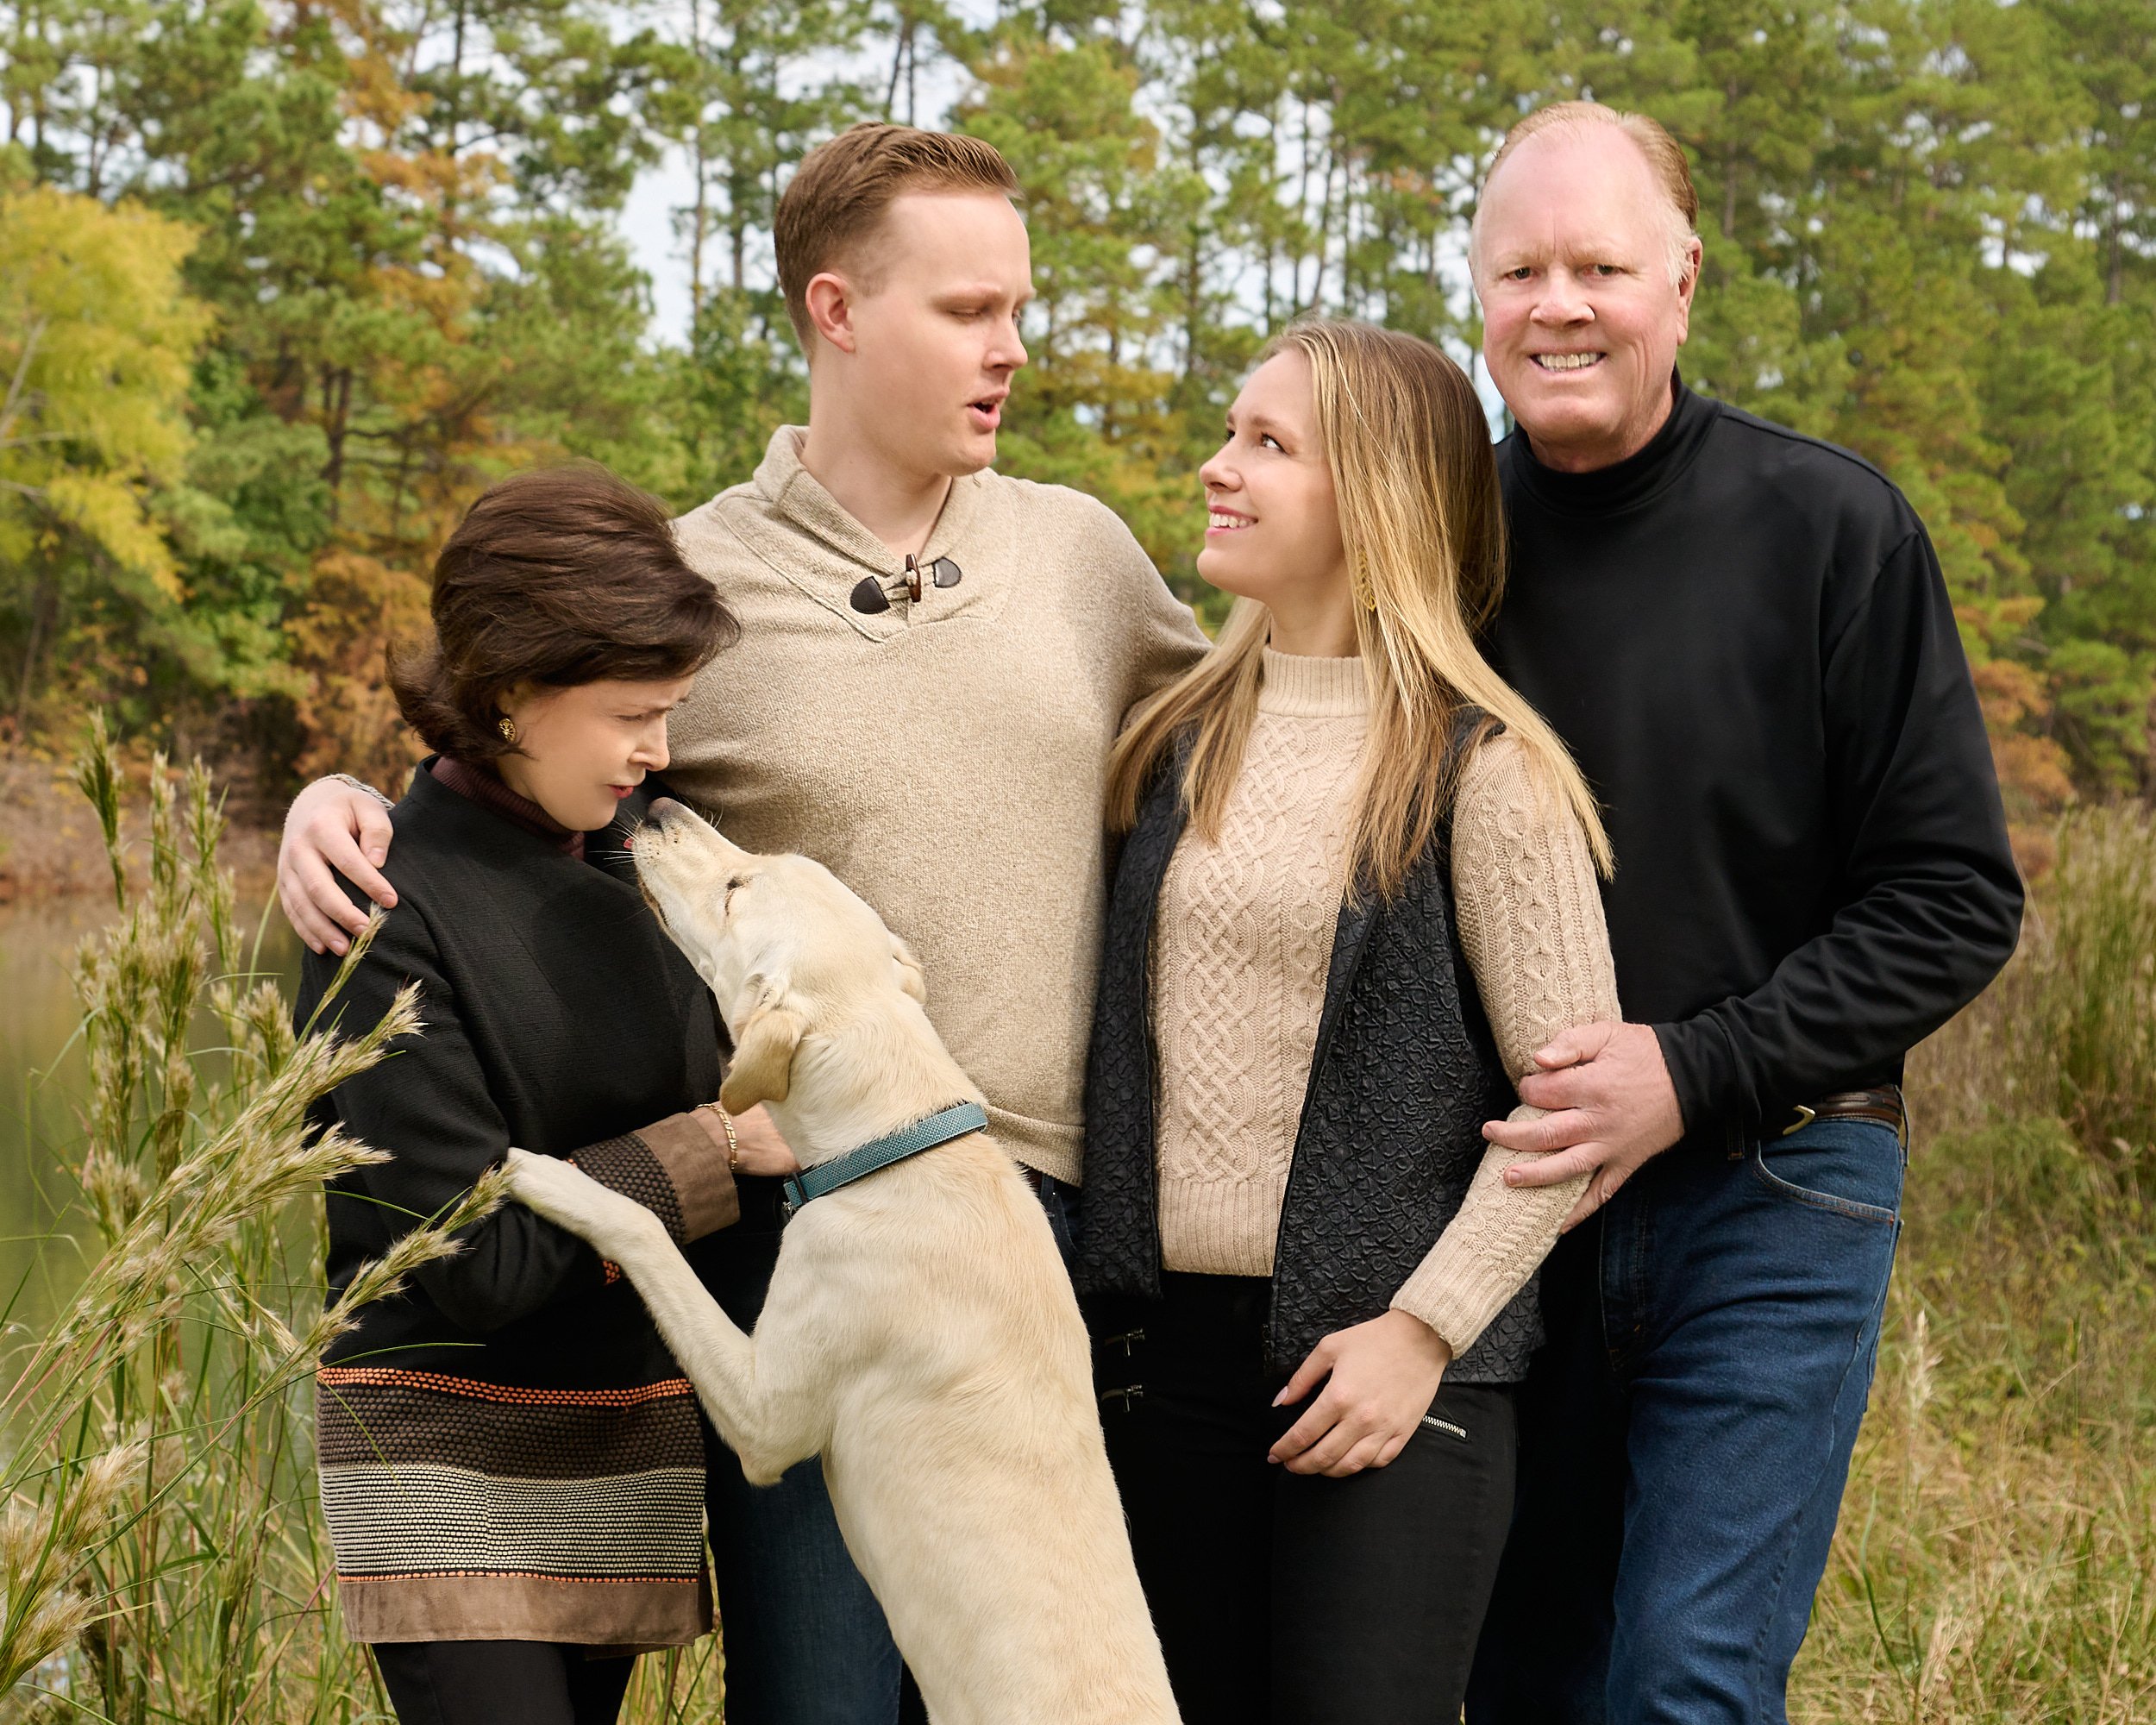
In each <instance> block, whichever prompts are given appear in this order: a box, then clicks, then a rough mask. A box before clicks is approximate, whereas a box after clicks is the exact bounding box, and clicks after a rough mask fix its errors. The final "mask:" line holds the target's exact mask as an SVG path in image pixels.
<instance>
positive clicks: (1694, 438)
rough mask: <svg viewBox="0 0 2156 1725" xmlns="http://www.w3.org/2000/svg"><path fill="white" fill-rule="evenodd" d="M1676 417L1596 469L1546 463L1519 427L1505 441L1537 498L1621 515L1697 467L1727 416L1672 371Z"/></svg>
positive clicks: (1563, 509) (1579, 510) (1565, 508)
mask: <svg viewBox="0 0 2156 1725" xmlns="http://www.w3.org/2000/svg"><path fill="white" fill-rule="evenodd" d="M1670 396H1671V401H1670V417H1668V418H1667V419H1665V420H1664V421H1663V423H1662V429H1661V430H1659V431H1658V432H1656V433H1655V434H1654V436H1652V437H1651V438H1650V439H1648V441H1647V446H1646V447H1645V449H1641V450H1639V452H1638V453H1636V454H1634V455H1627V456H1626V457H1625V459H1624V460H1623V461H1616V462H1613V463H1612V464H1611V465H1610V466H1608V467H1596V468H1595V469H1594V470H1593V471H1592V472H1591V473H1584V474H1567V473H1560V472H1558V471H1557V469H1556V468H1555V467H1545V466H1544V465H1543V464H1542V463H1541V462H1540V461H1538V460H1537V459H1536V458H1535V452H1534V450H1533V449H1532V447H1531V445H1530V444H1529V442H1528V441H1527V436H1526V433H1525V432H1524V431H1521V430H1517V429H1515V430H1514V432H1513V434H1512V435H1511V436H1509V437H1507V439H1506V440H1505V447H1506V449H1507V451H1508V452H1509V453H1510V455H1511V458H1512V467H1513V473H1514V475H1515V476H1516V477H1517V478H1518V480H1519V481H1520V485H1521V486H1522V487H1523V488H1524V489H1525V490H1526V491H1527V492H1529V493H1530V494H1531V495H1532V497H1533V498H1534V499H1535V500H1536V501H1537V502H1539V503H1540V504H1543V505H1545V506H1546V507H1548V508H1551V509H1553V510H1556V511H1559V512H1560V513H1563V514H1566V515H1615V514H1618V513H1620V512H1621V511H1625V510H1627V509H1632V508H1634V507H1636V506H1637V505H1640V504H1643V503H1646V502H1649V501H1651V500H1652V499H1654V498H1656V497H1658V496H1659V495H1660V494H1661V493H1662V492H1663V491H1664V490H1665V489H1666V488H1667V487H1668V486H1670V485H1672V484H1673V483H1675V482H1676V480H1677V479H1679V478H1680V477H1681V476H1682V475H1683V474H1684V472H1685V470H1686V469H1687V468H1689V467H1690V466H1691V465H1692V462H1693V461H1694V459H1695V457H1696V456H1697V455H1699V452H1700V450H1701V449H1702V448H1703V447H1704V446H1705V443H1706V441H1707V434H1708V431H1709V430H1711V429H1712V428H1713V426H1714V421H1715V420H1716V419H1717V418H1719V417H1720V414H1721V409H1720V405H1718V404H1716V403H1715V402H1713V401H1710V400H1709V399H1708V398H1706V397H1705V396H1702V395H1695V394H1694V393H1693V392H1691V391H1690V390H1689V389H1687V388H1686V387H1685V386H1684V379H1683V375H1682V374H1681V373H1676V372H1672V373H1670Z"/></svg>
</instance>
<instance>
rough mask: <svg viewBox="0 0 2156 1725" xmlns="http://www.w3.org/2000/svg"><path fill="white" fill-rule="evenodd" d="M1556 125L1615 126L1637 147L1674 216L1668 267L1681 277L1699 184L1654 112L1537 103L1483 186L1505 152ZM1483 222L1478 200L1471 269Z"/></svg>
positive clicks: (1494, 163)
mask: <svg viewBox="0 0 2156 1725" xmlns="http://www.w3.org/2000/svg"><path fill="white" fill-rule="evenodd" d="M1558 126H1570V127H1571V128H1573V129H1575V130H1578V129H1583V128H1584V127H1588V126H1609V127H1614V129H1616V130H1618V131H1620V132H1622V133H1623V134H1624V135H1626V137H1628V138H1630V139H1631V140H1632V141H1633V144H1635V145H1636V146H1637V147H1639V154H1641V155H1643V156H1645V158H1646V159H1647V168H1648V171H1649V172H1650V173H1652V174H1653V175H1654V178H1655V184H1656V185H1659V186H1660V187H1661V188H1662V195H1663V197H1664V198H1666V199H1667V200H1668V204H1669V209H1670V214H1671V216H1673V217H1674V218H1675V220H1674V221H1673V223H1671V229H1672V231H1671V234H1670V274H1671V276H1672V278H1673V279H1676V280H1678V281H1682V280H1683V267H1684V254H1685V248H1687V247H1688V246H1689V244H1690V243H1691V242H1692V241H1694V240H1695V239H1697V238H1698V237H1699V190H1698V188H1697V187H1695V185H1693V184H1692V165H1691V163H1690V162H1689V161H1687V160H1685V156H1684V147H1683V145H1682V144H1680V143H1678V142H1677V140H1676V139H1675V138H1673V137H1671V136H1670V133H1669V129H1668V128H1667V127H1665V126H1664V124H1663V123H1662V122H1660V121H1659V120H1658V119H1656V118H1655V117H1654V116H1652V115H1651V114H1634V113H1631V112H1628V111H1627V110H1624V109H1622V108H1610V107H1607V106H1605V105H1604V104H1603V103H1600V102H1552V103H1549V104H1548V105H1546V106H1545V107H1541V108H1538V109H1536V110H1534V112H1533V113H1532V114H1529V115H1527V116H1525V117H1524V118H1522V119H1521V120H1520V122H1518V123H1517V124H1515V125H1514V127H1513V129H1511V130H1510V131H1509V132H1507V133H1506V134H1505V141H1504V142H1503V143H1501V144H1500V145H1499V146H1498V147H1497V154H1495V156H1493V157H1491V158H1490V164H1489V173H1486V174H1484V175H1483V176H1482V185H1483V188H1484V189H1485V190H1487V189H1488V188H1489V183H1490V181H1492V180H1493V179H1496V178H1497V170H1498V169H1499V168H1501V167H1502V166H1504V165H1505V158H1506V157H1507V156H1508V155H1510V154H1512V153H1513V152H1514V150H1516V149H1518V148H1519V147H1520V145H1522V144H1524V143H1526V141H1527V140H1528V139H1530V138H1532V136H1534V135H1535V134H1536V133H1537V132H1546V131H1549V130H1551V129H1553V128H1555V127H1558ZM1481 235H1482V206H1481V204H1480V203H1479V202H1478V203H1477V204H1476V210H1475V220H1474V223H1473V225H1472V226H1471V227H1470V229H1469V230H1468V242H1467V256H1468V271H1469V273H1470V274H1478V273H1480V267H1481V250H1482V248H1481Z"/></svg>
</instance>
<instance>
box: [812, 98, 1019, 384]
mask: <svg viewBox="0 0 2156 1725" xmlns="http://www.w3.org/2000/svg"><path fill="white" fill-rule="evenodd" d="M908 191H995V192H1001V193H1002V194H1003V195H1004V196H1005V197H1006V198H1015V197H1017V196H1018V175H1016V174H1015V173H1012V171H1011V164H1010V163H1009V162H1007V161H1006V160H1004V159H1003V153H1002V152H1001V151H1000V150H999V149H997V148H996V147H995V146H994V145H993V144H990V143H984V142H983V141H981V139H979V138H973V137H968V136H967V135H966V134H964V133H963V132H924V131H921V130H918V129H916V128H914V127H912V126H887V125H884V124H881V123H880V122H875V121H864V122H862V123H861V124H860V125H858V126H853V127H849V128H848V129H846V130H845V131H843V132H841V133H840V134H839V135H837V137H835V138H833V139H832V140H831V141H830V142H829V143H826V144H819V145H818V146H817V147H816V148H814V149H812V150H811V151H810V152H809V153H808V154H807V155H806V156H805V157H804V158H803V159H802V161H801V165H800V166H799V167H798V168H796V169H795V170H794V171H793V179H791V180H790V181H788V182H787V188H786V191H784V192H783V193H781V194H780V198H779V207H778V209H777V210H776V211H775V212H774V215H773V216H772V221H771V241H772V246H773V248H774V250H775V251H776V252H777V253H778V258H779V290H780V292H782V293H783V294H785V295H786V313H787V317H791V318H792V319H793V333H794V334H795V335H797V336H799V337H800V338H801V348H802V350H803V351H804V352H809V351H811V350H812V344H811V342H810V339H809V338H810V336H812V334H813V333H814V331H813V329H812V326H811V325H810V323H809V315H808V285H809V283H810V282H811V281H812V280H813V279H815V278H816V277H817V276H818V274H819V273H822V272H823V271H824V270H827V269H829V268H830V267H831V266H832V265H833V264H834V263H837V261H839V260H842V259H843V258H844V257H845V256H846V255H847V254H848V253H849V252H852V251H855V250H856V249H857V248H859V247H860V245H861V243H862V242H863V241H864V240H866V239H868V237H869V236H870V235H873V234H874V232H875V231H876V229H878V228H879V227H881V225H882V223H883V217H884V213H885V212H886V211H887V210H889V209H890V207H891V203H892V200H893V198H898V197H899V196H900V195H901V194H903V193H905V192H908Z"/></svg>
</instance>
